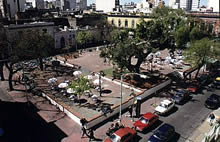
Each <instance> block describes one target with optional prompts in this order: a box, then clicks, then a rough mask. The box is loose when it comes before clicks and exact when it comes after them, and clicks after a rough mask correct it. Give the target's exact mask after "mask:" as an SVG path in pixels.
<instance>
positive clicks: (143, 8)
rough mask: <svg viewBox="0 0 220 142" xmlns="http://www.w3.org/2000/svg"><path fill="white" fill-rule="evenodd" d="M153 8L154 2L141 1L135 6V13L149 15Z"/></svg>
mask: <svg viewBox="0 0 220 142" xmlns="http://www.w3.org/2000/svg"><path fill="white" fill-rule="evenodd" d="M153 7H154V2H153V1H149V0H142V1H141V2H140V3H138V4H137V8H136V12H141V13H151V12H152V9H153Z"/></svg>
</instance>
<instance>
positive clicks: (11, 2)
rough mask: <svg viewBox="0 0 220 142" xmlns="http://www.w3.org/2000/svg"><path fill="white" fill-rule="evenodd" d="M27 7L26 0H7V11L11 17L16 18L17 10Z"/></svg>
mask: <svg viewBox="0 0 220 142" xmlns="http://www.w3.org/2000/svg"><path fill="white" fill-rule="evenodd" d="M24 9H25V0H7V12H8V16H9V17H10V18H15V14H16V13H17V12H22V11H24Z"/></svg>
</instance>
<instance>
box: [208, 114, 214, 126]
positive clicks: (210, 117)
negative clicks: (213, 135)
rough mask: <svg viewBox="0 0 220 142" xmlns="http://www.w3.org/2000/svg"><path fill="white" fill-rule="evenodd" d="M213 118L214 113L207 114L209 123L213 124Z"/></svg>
mask: <svg viewBox="0 0 220 142" xmlns="http://www.w3.org/2000/svg"><path fill="white" fill-rule="evenodd" d="M214 119H215V115H214V114H213V113H211V114H210V115H209V125H210V126H212V125H213V121H214Z"/></svg>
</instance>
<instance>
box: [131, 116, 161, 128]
mask: <svg viewBox="0 0 220 142" xmlns="http://www.w3.org/2000/svg"><path fill="white" fill-rule="evenodd" d="M158 119H159V117H158V116H157V115H155V114H153V113H151V112H147V113H145V114H144V115H143V116H141V117H140V118H139V120H137V121H135V123H134V124H133V125H134V127H135V128H136V129H137V130H139V131H144V130H145V129H147V128H149V127H150V126H151V125H153V124H154V123H155V122H156V121H157V120H158Z"/></svg>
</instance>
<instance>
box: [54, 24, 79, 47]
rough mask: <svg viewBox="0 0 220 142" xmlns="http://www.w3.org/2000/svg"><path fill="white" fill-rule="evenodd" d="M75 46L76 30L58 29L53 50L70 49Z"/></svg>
mask: <svg viewBox="0 0 220 142" xmlns="http://www.w3.org/2000/svg"><path fill="white" fill-rule="evenodd" d="M75 45H76V30H73V29H68V28H67V27H64V29H60V30H58V31H56V32H55V48H61V49H62V48H72V47H74V46H75Z"/></svg>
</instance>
